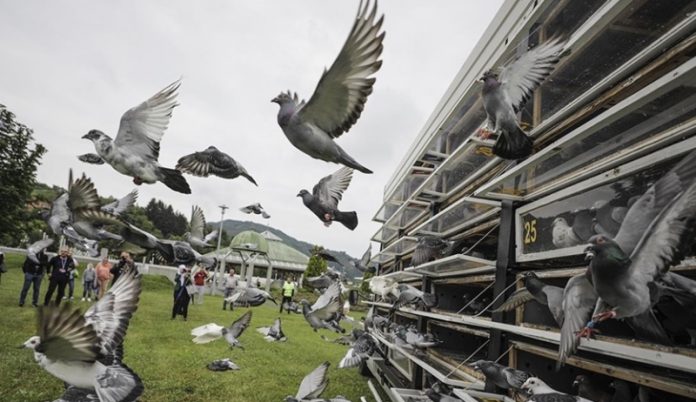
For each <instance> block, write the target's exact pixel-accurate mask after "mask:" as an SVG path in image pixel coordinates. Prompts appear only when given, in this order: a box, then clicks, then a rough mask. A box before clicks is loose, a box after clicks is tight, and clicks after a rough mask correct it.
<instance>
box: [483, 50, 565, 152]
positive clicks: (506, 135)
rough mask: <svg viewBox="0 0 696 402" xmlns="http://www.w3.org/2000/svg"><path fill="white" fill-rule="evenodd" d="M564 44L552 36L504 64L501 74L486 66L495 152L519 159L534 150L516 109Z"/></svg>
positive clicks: (546, 72)
mask: <svg viewBox="0 0 696 402" xmlns="http://www.w3.org/2000/svg"><path fill="white" fill-rule="evenodd" d="M564 46H565V42H562V41H560V40H559V39H551V40H549V41H547V42H544V43H541V44H539V45H537V46H536V47H535V48H533V49H531V50H529V51H527V52H526V53H524V54H523V55H521V56H520V57H518V58H516V59H515V60H513V61H512V62H511V63H508V64H507V65H505V66H504V67H503V68H502V70H501V71H500V74H497V73H496V72H494V71H493V70H488V71H486V72H485V73H484V74H483V76H482V77H481V81H483V88H482V90H481V96H482V98H483V108H484V109H485V110H486V115H487V116H488V122H487V125H488V126H489V127H492V128H493V133H494V134H496V135H498V139H497V141H496V143H495V145H494V146H493V153H494V154H495V155H497V156H499V157H501V158H503V159H522V158H526V157H527V156H529V155H531V154H532V152H533V151H534V142H533V141H532V139H531V138H529V137H528V136H527V133H525V132H524V130H523V129H522V128H521V127H520V125H519V123H518V122H517V113H518V112H519V111H520V110H521V109H522V107H523V106H524V104H525V103H526V102H527V100H529V98H531V96H532V94H533V93H534V91H535V90H536V89H537V88H538V87H539V85H541V83H542V82H543V81H544V80H545V79H546V78H547V77H548V76H549V75H550V74H551V72H552V71H553V69H554V66H555V65H556V63H558V61H559V60H560V57H561V54H562V52H563V48H564ZM489 135H490V134H489Z"/></svg>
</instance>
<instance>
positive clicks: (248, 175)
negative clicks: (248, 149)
mask: <svg viewBox="0 0 696 402" xmlns="http://www.w3.org/2000/svg"><path fill="white" fill-rule="evenodd" d="M239 175H240V176H242V177H245V178H246V179H247V180H249V181H250V182H252V183H254V185H255V186H256V187H258V186H259V185H258V184H257V183H256V180H254V178H253V177H251V175H250V174H249V173H246V172H242V173H240V174H239Z"/></svg>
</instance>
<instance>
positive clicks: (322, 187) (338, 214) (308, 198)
mask: <svg viewBox="0 0 696 402" xmlns="http://www.w3.org/2000/svg"><path fill="white" fill-rule="evenodd" d="M352 178H353V169H351V168H347V167H342V168H340V169H338V170H337V171H336V172H335V173H334V174H330V175H328V176H326V177H324V178H323V179H321V180H319V183H317V185H316V186H314V188H313V189H312V194H310V193H309V191H307V190H304V189H303V190H300V192H299V194H297V196H298V197H302V203H303V204H304V205H305V206H306V207H307V208H309V210H310V211H312V212H314V215H316V216H317V217H318V218H319V219H321V221H322V222H324V225H325V226H327V227H328V226H329V225H331V223H332V222H333V221H337V222H341V223H342V224H343V226H345V227H347V228H348V229H350V230H353V229H355V228H356V227H357V226H358V214H356V213H355V211H351V212H342V211H339V210H338V202H339V201H341V199H342V198H343V192H344V191H346V189H347V188H348V185H349V184H350V180H351V179H352Z"/></svg>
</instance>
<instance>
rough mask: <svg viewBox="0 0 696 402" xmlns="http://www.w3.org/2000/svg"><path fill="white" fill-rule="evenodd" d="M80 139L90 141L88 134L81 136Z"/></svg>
mask: <svg viewBox="0 0 696 402" xmlns="http://www.w3.org/2000/svg"><path fill="white" fill-rule="evenodd" d="M82 139H83V140H91V139H92V138H90V136H89V133H88V134H85V135H83V136H82Z"/></svg>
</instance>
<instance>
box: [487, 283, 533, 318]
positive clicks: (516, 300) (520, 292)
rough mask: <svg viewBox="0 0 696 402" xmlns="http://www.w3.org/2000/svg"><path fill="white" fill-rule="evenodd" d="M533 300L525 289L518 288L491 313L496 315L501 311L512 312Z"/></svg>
mask: <svg viewBox="0 0 696 402" xmlns="http://www.w3.org/2000/svg"><path fill="white" fill-rule="evenodd" d="M532 300H534V296H533V295H532V294H531V293H530V292H529V290H527V288H519V289H517V290H516V291H515V292H514V293H512V294H511V295H510V297H508V299H507V300H505V303H503V304H502V305H501V306H500V307H498V308H497V309H495V310H493V311H492V312H493V313H498V312H501V311H512V310H514V309H516V308H517V307H520V306H521V305H523V304H525V303H527V302H529V301H532Z"/></svg>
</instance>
